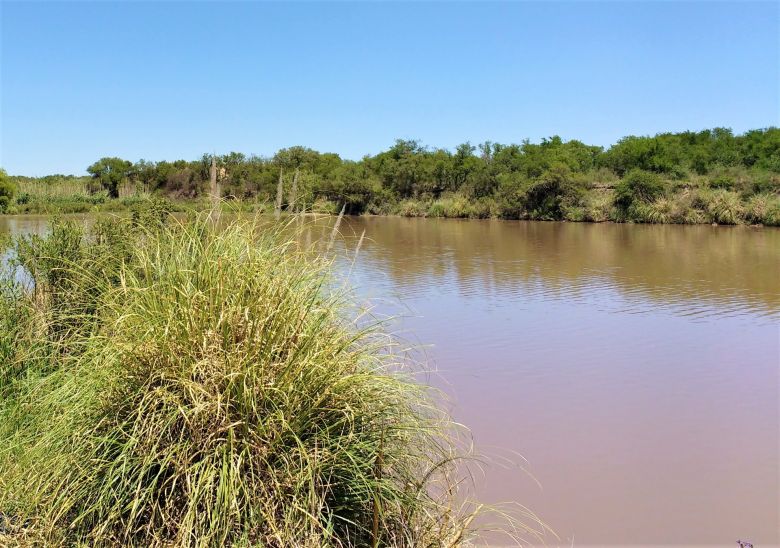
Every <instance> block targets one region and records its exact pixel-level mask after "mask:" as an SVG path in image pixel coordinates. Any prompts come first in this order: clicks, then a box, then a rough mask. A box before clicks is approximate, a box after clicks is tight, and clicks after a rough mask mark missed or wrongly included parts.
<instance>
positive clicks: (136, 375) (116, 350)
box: [0, 201, 545, 547]
mask: <svg viewBox="0 0 780 548" xmlns="http://www.w3.org/2000/svg"><path fill="white" fill-rule="evenodd" d="M215 216H216V210H215V211H212V212H202V213H197V214H195V213H193V214H191V215H189V216H187V218H186V219H181V218H178V217H174V216H172V215H170V214H169V210H168V209H167V208H166V207H164V203H163V202H160V201H150V202H149V203H147V204H145V205H144V206H143V207H140V208H138V209H136V211H135V212H134V213H133V215H132V216H131V217H129V218H107V219H100V220H98V221H96V222H95V223H91V224H90V225H88V228H87V226H86V225H84V224H79V223H76V222H73V221H68V220H62V219H57V220H55V221H53V224H52V230H51V232H50V234H48V235H47V236H45V237H41V236H35V235H32V236H25V237H21V238H18V239H17V240H15V241H14V242H13V243H12V244H11V245H12V250H13V253H12V256H13V257H14V259H13V264H12V265H11V266H9V268H7V269H6V270H5V272H0V544H2V545H3V546H27V545H79V546H80V545H89V546H127V545H133V546H161V547H162V546H174V545H175V546H216V545H219V546H223V545H224V546H280V547H281V546H302V547H306V546H311V547H314V546H345V547H346V546H380V545H381V546H445V547H454V546H460V545H462V544H464V543H466V542H468V541H469V540H470V539H473V537H474V535H475V534H476V533H477V527H478V526H477V523H478V522H480V520H476V521H474V518H475V516H477V515H483V514H484V513H485V510H484V509H483V507H482V506H481V505H478V504H476V503H470V502H468V501H467V497H466V496H464V493H463V492H462V489H463V485H462V483H463V472H464V470H463V469H462V464H461V461H462V460H463V459H466V460H469V459H471V458H473V455H472V454H471V453H470V451H469V449H468V448H467V445H466V444H465V441H466V440H465V439H463V438H464V436H463V435H462V434H463V433H462V432H461V433H459V431H460V428H459V427H458V426H456V425H455V424H454V423H453V422H452V421H451V420H450V419H449V417H448V416H447V414H446V413H445V412H444V411H443V410H442V407H441V406H440V405H439V404H438V403H437V402H438V399H437V397H435V396H434V394H433V393H432V391H431V389H429V388H427V387H426V386H425V385H424V384H421V383H419V382H417V381H416V380H415V371H414V368H413V367H411V366H410V364H409V363H408V362H407V359H406V358H404V354H403V352H402V351H401V349H399V348H398V346H397V342H396V341H395V338H394V337H393V336H392V335H389V334H388V333H386V332H385V331H384V329H383V324H382V323H381V322H379V321H377V320H374V319H372V318H371V317H370V315H369V314H367V312H366V311H365V310H362V309H360V308H359V307H358V306H357V305H356V304H355V302H354V300H353V298H352V296H351V294H350V292H349V290H348V289H345V287H346V286H345V285H344V284H343V283H342V280H336V279H334V278H333V273H332V269H331V262H332V260H333V259H332V257H331V256H330V253H329V252H328V251H327V249H328V248H326V247H325V245H326V243H327V242H315V243H314V244H313V245H314V247H313V248H312V247H306V246H304V245H303V244H302V243H301V239H300V238H298V237H297V235H298V233H297V232H296V230H298V229H300V227H298V228H296V226H297V225H298V224H299V223H298V222H287V223H285V222H282V223H272V222H269V221H268V219H260V218H259V217H255V218H253V219H251V220H247V219H242V220H235V221H232V222H229V223H226V224H225V223H222V222H220V223H219V224H218V223H217V222H216V221H215ZM328 247H329V246H328ZM19 269H21V270H22V271H23V272H24V273H25V276H23V278H24V281H19V280H20V278H19V276H18V275H16V274H18V271H19ZM521 516H522V517H523V518H525V519H526V520H527V521H529V522H530V523H532V524H534V527H535V528H530V527H529V528H525V527H523V526H521V525H520V522H519V521H518V520H516V519H514V518H509V517H507V516H506V514H503V513H500V512H499V518H500V520H501V522H502V523H504V524H505V526H504V527H502V530H503V531H504V532H505V533H506V534H509V535H510V538H511V539H515V540H516V539H517V538H519V536H520V535H531V536H532V535H535V534H536V535H541V534H543V533H544V531H545V528H544V526H542V525H541V524H540V523H539V522H538V521H535V519H534V518H533V516H532V515H531V514H530V513H527V512H523V513H522V514H521ZM480 519H482V518H480ZM525 538H528V536H525Z"/></svg>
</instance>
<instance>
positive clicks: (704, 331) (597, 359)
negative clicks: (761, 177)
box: [0, 217, 780, 547]
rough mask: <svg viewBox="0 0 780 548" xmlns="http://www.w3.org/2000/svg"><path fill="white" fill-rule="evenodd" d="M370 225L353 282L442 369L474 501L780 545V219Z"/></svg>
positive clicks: (552, 519)
mask: <svg viewBox="0 0 780 548" xmlns="http://www.w3.org/2000/svg"><path fill="white" fill-rule="evenodd" d="M45 226H46V219H45V218H30V217H27V218H25V217H18V218H13V217H0V233H2V232H4V231H5V232H8V231H11V232H13V233H16V234H18V233H24V232H31V231H36V232H40V231H43V230H45ZM364 230H365V239H364V241H363V243H362V245H361V248H360V251H359V253H358V254H357V258H356V260H355V262H354V265H350V266H349V267H348V268H350V270H351V274H350V279H351V282H352V284H353V285H354V286H355V288H356V290H357V292H358V294H359V295H360V297H361V299H365V300H366V301H370V302H372V303H374V304H375V306H376V307H377V310H378V311H380V312H381V313H382V314H394V315H399V316H400V319H399V320H398V321H397V322H396V324H395V328H396V329H397V330H398V331H399V332H400V334H401V336H402V337H404V338H405V339H406V340H408V341H409V342H410V344H411V345H414V346H416V347H418V348H424V352H425V354H426V355H427V357H428V359H429V360H430V362H431V364H432V365H433V366H435V368H436V370H437V374H436V375H435V376H433V377H432V379H433V380H432V382H433V383H434V384H436V385H437V386H440V387H442V388H443V389H444V391H445V392H447V394H448V395H449V398H450V401H451V407H452V412H453V414H454V416H455V418H456V419H457V420H458V421H460V422H462V423H464V424H465V425H467V426H468V427H469V428H470V430H471V433H472V435H473V439H474V443H475V445H476V447H477V449H478V451H479V452H480V453H482V454H484V455H486V457H487V461H488V462H487V464H486V465H485V466H484V467H483V469H484V473H482V474H477V475H476V476H475V487H474V489H475V491H476V496H478V497H479V498H480V499H482V500H483V501H486V502H489V503H498V502H505V501H516V502H519V503H521V504H523V505H524V506H526V507H528V508H530V509H531V510H532V511H533V512H535V513H536V514H537V515H538V516H539V517H541V518H542V519H543V520H544V521H545V523H547V524H548V525H549V527H551V528H552V529H553V530H554V531H555V532H556V533H557V535H558V537H559V540H556V538H555V537H554V536H552V535H547V537H546V539H545V540H546V541H547V542H548V543H549V544H552V545H555V544H560V545H562V546H571V545H572V544H573V545H575V546H589V545H593V546H605V545H642V546H649V545H678V546H692V545H706V546H714V545H722V546H736V543H735V540H736V539H747V540H750V541H751V542H753V544H754V545H755V546H756V547H759V546H760V547H763V546H768V545H777V544H778V543H779V542H780V539H779V538H778V534H779V533H778V531H780V523H779V518H778V514H779V513H780V509H779V506H778V505H779V503H778V499H779V497H780V480H779V475H780V474H779V473H778V463H780V449H779V445H780V443H779V440H780V434H779V432H780V424H779V420H778V417H779V416H780V404H779V402H780V399H779V398H778V386H779V384H780V373H779V372H780V230H778V229H761V228H749V227H711V226H649V225H615V224H575V223H544V222H522V221H458V220H426V219H403V218H378V217H377V218H371V217H366V218H351V219H345V222H344V224H343V225H342V232H343V233H344V239H343V240H342V241H341V243H340V244H339V245H341V246H345V247H346V255H347V256H351V254H352V253H353V252H354V248H355V246H356V245H357V241H358V238H359V236H360V234H361V233H362V232H363V231H364ZM344 251H345V250H344V248H343V247H342V249H341V252H342V255H343V254H344ZM342 264H345V263H342ZM344 268H347V266H344Z"/></svg>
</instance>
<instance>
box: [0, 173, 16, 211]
mask: <svg viewBox="0 0 780 548" xmlns="http://www.w3.org/2000/svg"><path fill="white" fill-rule="evenodd" d="M14 194H16V185H14V184H13V183H12V182H11V179H10V178H9V177H8V174H7V173H6V172H5V170H4V169H2V168H0V213H5V212H6V210H7V209H8V206H9V205H11V200H13V197H14Z"/></svg>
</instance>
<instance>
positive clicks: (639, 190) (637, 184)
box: [615, 169, 665, 211]
mask: <svg viewBox="0 0 780 548" xmlns="http://www.w3.org/2000/svg"><path fill="white" fill-rule="evenodd" d="M664 190H665V189H664V184H663V181H662V180H661V178H660V177H659V176H658V175H657V174H655V173H651V172H649V171H643V170H641V169H632V170H631V171H629V172H628V173H627V174H626V175H625V177H623V179H621V181H620V182H619V183H618V184H617V185H616V187H615V205H616V206H617V207H619V208H620V209H622V210H623V211H628V210H629V208H630V207H631V206H632V205H634V204H636V203H638V202H640V203H645V204H646V203H649V202H651V201H653V200H654V199H656V198H658V197H660V196H661V195H662V194H663V193H664Z"/></svg>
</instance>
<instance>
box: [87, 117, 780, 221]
mask: <svg viewBox="0 0 780 548" xmlns="http://www.w3.org/2000/svg"><path fill="white" fill-rule="evenodd" d="M211 163H212V156H211V155H209V154H204V155H203V156H201V158H199V159H197V160H194V161H187V160H177V161H172V162H169V161H160V162H151V161H146V160H140V161H138V162H130V161H128V160H124V159H121V158H102V159H100V160H98V161H97V162H95V163H94V164H92V165H91V166H89V167H88V168H87V171H88V173H89V174H90V179H89V185H90V189H91V191H92V192H101V191H102V192H105V193H107V194H108V195H109V196H110V197H118V196H119V195H120V189H121V187H122V185H132V186H133V187H135V188H139V189H142V190H143V191H146V192H150V193H159V194H164V195H167V196H169V197H172V198H183V199H188V198H198V197H201V196H205V195H206V194H207V193H208V191H209V190H208V189H209V178H210V168H211ZM216 164H217V175H218V179H219V188H220V189H221V194H222V198H224V199H227V200H231V199H235V200H253V201H259V202H266V203H272V202H274V200H275V197H276V194H277V189H278V183H279V180H280V178H281V179H282V181H283V184H284V186H285V187H286V188H289V187H290V185H291V183H292V179H293V177H294V178H295V179H296V186H297V189H296V192H297V202H298V203H299V204H302V205H303V206H305V205H307V204H308V205H309V206H310V207H313V206H314V205H315V204H318V206H319V207H321V208H322V207H326V206H329V207H331V209H334V208H335V209H340V207H341V206H342V205H343V206H344V207H345V208H346V212H347V213H350V214H361V213H373V214H388V213H397V214H406V215H416V214H420V215H430V216H464V217H503V218H530V219H570V220H599V219H597V218H593V219H589V218H587V217H588V216H589V215H590V214H591V213H592V214H593V215H590V216H596V217H597V216H598V215H600V214H599V213H598V211H597V210H598V209H599V207H601V208H602V209H604V210H605V211H607V210H609V212H607V213H604V214H605V215H607V217H608V218H614V219H613V220H620V219H619V218H618V217H620V216H621V215H623V216H625V217H631V216H632V215H633V216H635V217H636V216H641V215H642V214H643V213H642V211H640V210H641V208H642V207H643V206H645V205H647V204H653V203H656V202H657V201H658V200H662V199H667V198H671V197H674V196H678V195H680V193H682V192H683V191H685V190H690V189H700V190H702V191H704V192H706V191H712V192H714V191H723V192H728V193H731V194H733V196H731V195H729V197H727V198H726V199H727V200H732V201H733V200H742V201H746V200H748V199H749V198H750V197H752V196H754V195H762V196H764V197H768V198H767V199H771V198H772V197H773V196H776V195H777V194H778V193H780V128H776V127H769V128H765V129H756V130H751V131H747V132H745V133H743V134H734V132H733V131H731V130H730V129H727V128H715V129H710V130H704V131H698V132H694V131H685V132H679V133H661V134H658V135H655V136H628V137H625V138H623V139H620V140H619V141H618V142H617V143H615V144H614V145H612V146H610V147H608V148H604V147H600V146H593V145H587V144H585V143H583V142H581V141H578V140H569V141H565V140H563V139H561V138H560V137H558V136H553V137H550V138H545V139H542V140H541V142H539V143H532V142H530V141H528V140H525V141H523V142H522V143H520V144H500V143H493V142H490V141H487V142H484V143H480V144H477V145H472V144H471V143H468V142H467V143H464V144H461V145H459V146H458V147H456V148H455V150H448V149H443V148H433V147H427V146H423V145H422V144H421V143H420V142H419V141H415V140H397V141H396V142H395V144H394V145H393V146H391V147H390V148H389V149H388V150H385V151H383V152H380V153H379V154H376V155H373V156H365V157H363V158H362V159H360V160H358V161H352V160H347V159H343V158H341V157H340V156H339V155H338V154H334V153H321V152H318V151H315V150H312V149H310V148H306V147H302V146H293V147H290V148H285V149H282V150H280V151H278V152H277V153H276V154H275V155H273V156H272V157H260V156H247V155H244V154H242V153H238V152H231V153H229V154H224V155H220V156H216ZM710 197H711V196H710ZM599 200H601V201H605V203H604V204H596V203H595V202H598V201H599ZM694 201H695V200H694ZM607 202H608V203H607ZM662 205H664V204H663V203H662ZM694 205H695V204H694ZM597 206H598V207H597ZM743 206H745V207H746V204H743ZM437 207H438V209H437ZM632 208H633V209H632ZM326 209H327V207H326ZM644 213H647V212H644ZM638 220H641V219H638Z"/></svg>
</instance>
